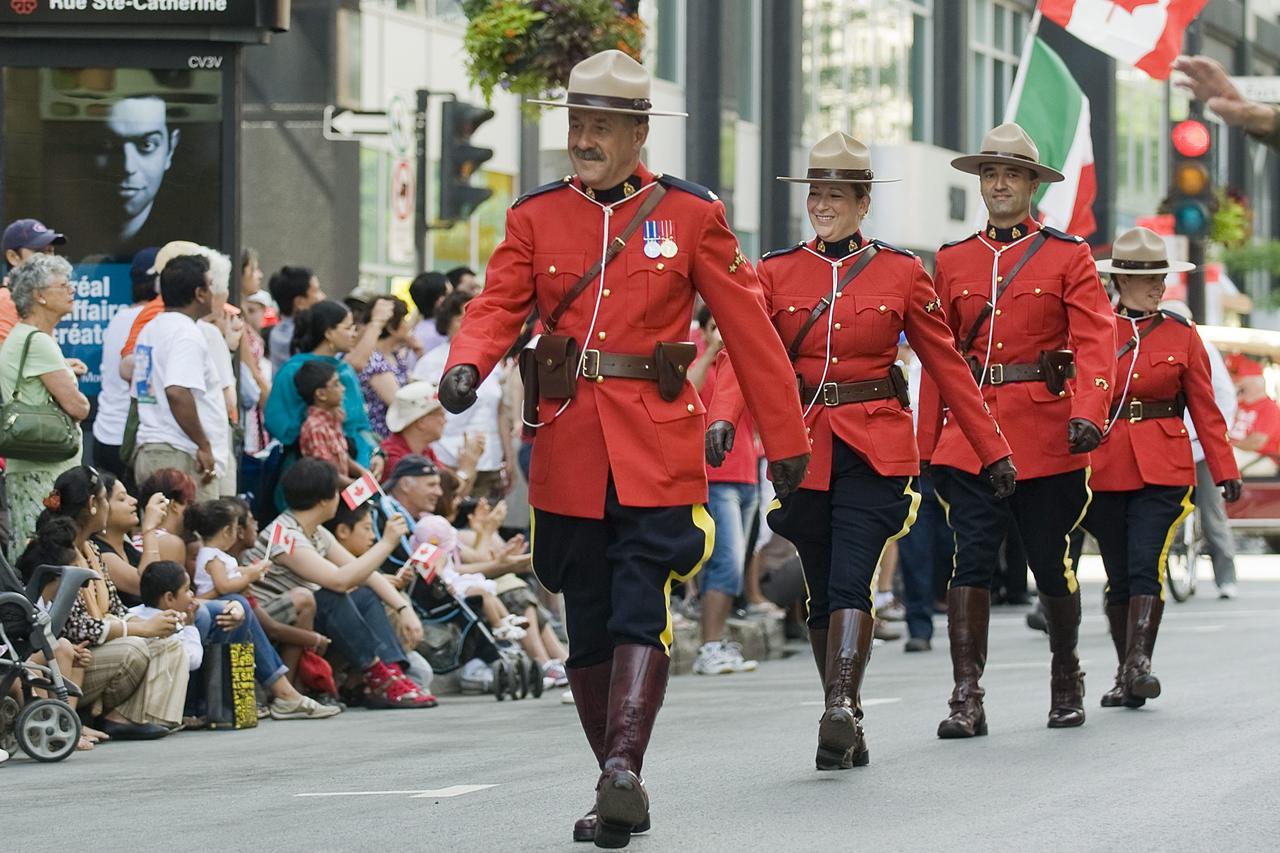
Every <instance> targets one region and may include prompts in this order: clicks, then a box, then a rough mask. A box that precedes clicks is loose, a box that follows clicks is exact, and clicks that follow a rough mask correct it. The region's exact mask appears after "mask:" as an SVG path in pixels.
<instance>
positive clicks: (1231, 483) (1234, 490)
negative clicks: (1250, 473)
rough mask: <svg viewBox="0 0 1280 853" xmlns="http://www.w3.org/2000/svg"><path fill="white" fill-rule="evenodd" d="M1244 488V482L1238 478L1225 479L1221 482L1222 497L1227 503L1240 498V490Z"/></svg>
mask: <svg viewBox="0 0 1280 853" xmlns="http://www.w3.org/2000/svg"><path fill="white" fill-rule="evenodd" d="M1243 488H1244V484H1243V483H1241V482H1240V481H1239V480H1227V481H1225V482H1223V483H1222V499H1223V500H1224V501H1226V502H1227V503H1229V504H1233V503H1235V502H1236V501H1238V500H1240V491H1241V490H1242V489H1243Z"/></svg>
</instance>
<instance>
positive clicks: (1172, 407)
mask: <svg viewBox="0 0 1280 853" xmlns="http://www.w3.org/2000/svg"><path fill="white" fill-rule="evenodd" d="M1184 410H1185V406H1183V404H1182V401H1181V400H1130V401H1129V402H1128V403H1127V404H1125V405H1124V406H1121V407H1119V408H1117V409H1115V410H1114V411H1112V413H1111V420H1113V421H1114V420H1115V419H1116V415H1118V414H1120V413H1121V412H1123V411H1127V412H1128V415H1127V417H1128V419H1129V423H1131V424H1136V423H1138V422H1139V421H1154V420H1158V419H1159V418H1177V419H1178V420H1182V413H1183V411H1184Z"/></svg>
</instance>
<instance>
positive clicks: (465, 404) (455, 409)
mask: <svg viewBox="0 0 1280 853" xmlns="http://www.w3.org/2000/svg"><path fill="white" fill-rule="evenodd" d="M479 384H480V371H478V370H476V369H475V367H474V366H473V365H470V364H455V365H454V366H453V367H451V368H449V372H448V373H446V374H445V375H444V376H442V377H440V390H439V392H438V393H439V395H440V405H442V406H444V407H445V409H446V410H447V411H450V412H452V413H453V414H455V415H456V414H458V413H459V412H465V411H466V410H467V409H469V408H471V407H472V406H474V405H475V402H476V386H477V385H479Z"/></svg>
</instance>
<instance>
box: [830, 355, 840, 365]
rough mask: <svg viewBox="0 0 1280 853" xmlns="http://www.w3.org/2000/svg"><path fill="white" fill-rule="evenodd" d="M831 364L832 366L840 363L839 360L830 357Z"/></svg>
mask: <svg viewBox="0 0 1280 853" xmlns="http://www.w3.org/2000/svg"><path fill="white" fill-rule="evenodd" d="M831 363H832V364H839V363H840V359H838V358H836V357H835V356H834V355H833V356H831Z"/></svg>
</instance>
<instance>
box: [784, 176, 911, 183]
mask: <svg viewBox="0 0 1280 853" xmlns="http://www.w3.org/2000/svg"><path fill="white" fill-rule="evenodd" d="M774 180H775V181H782V182H783V183H787V184H896V183H898V182H899V181H901V180H902V178H872V179H871V180H868V181H856V180H854V179H853V178H797V177H791V176H779V177H776V178H774Z"/></svg>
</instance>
